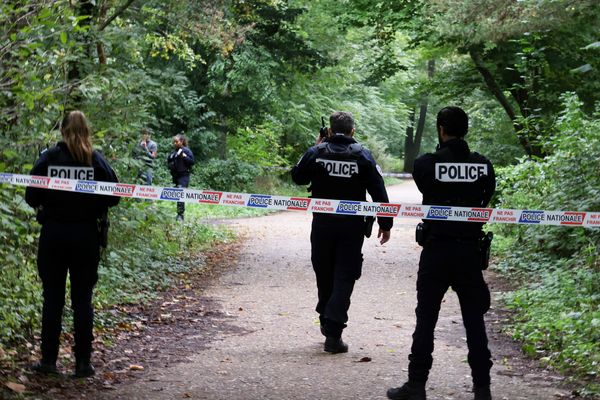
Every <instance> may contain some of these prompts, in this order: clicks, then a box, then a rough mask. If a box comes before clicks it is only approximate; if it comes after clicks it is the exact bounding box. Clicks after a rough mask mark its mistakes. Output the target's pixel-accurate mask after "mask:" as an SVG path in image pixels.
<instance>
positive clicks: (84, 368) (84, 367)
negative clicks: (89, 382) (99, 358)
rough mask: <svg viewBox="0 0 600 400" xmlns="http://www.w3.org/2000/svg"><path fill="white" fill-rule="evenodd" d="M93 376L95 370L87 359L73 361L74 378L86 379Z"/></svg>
mask: <svg viewBox="0 0 600 400" xmlns="http://www.w3.org/2000/svg"><path fill="white" fill-rule="evenodd" d="M95 374H96V370H95V369H94V366H93V365H92V364H91V363H90V360H89V359H86V360H76V361H75V375H74V376H75V378H88V377H90V376H93V375H95Z"/></svg>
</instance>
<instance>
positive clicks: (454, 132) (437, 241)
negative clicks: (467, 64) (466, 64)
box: [387, 107, 496, 400]
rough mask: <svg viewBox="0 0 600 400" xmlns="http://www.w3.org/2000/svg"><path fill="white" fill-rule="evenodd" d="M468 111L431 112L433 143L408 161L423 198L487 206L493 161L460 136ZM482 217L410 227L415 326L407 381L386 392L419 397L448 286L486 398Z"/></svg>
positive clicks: (476, 385) (399, 399)
mask: <svg viewBox="0 0 600 400" xmlns="http://www.w3.org/2000/svg"><path fill="white" fill-rule="evenodd" d="M468 127H469V119H468V117H467V114H466V113H465V112H464V111H463V110H462V109H460V108H458V107H445V108H443V109H442V110H440V112H439V113H438V115H437V130H438V138H439V146H438V150H437V151H436V152H435V153H433V154H431V153H428V154H425V155H423V156H421V157H419V158H418V159H417V160H416V161H415V165H414V171H413V178H414V180H415V183H416V184H417V187H418V188H419V191H420V192H421V193H423V204H425V205H437V206H458V207H487V205H488V203H489V202H490V199H491V198H492V195H493V194H494V190H495V188H496V178H495V174H494V167H493V166H492V163H491V162H490V161H489V160H488V159H487V158H485V157H484V156H482V155H480V154H478V153H473V152H471V150H470V149H469V146H468V144H467V142H466V141H465V140H464V137H465V135H466V134H467V131H468ZM482 227H483V223H476V222H455V221H437V220H435V221H432V220H426V221H425V222H423V223H422V224H419V226H418V227H417V242H418V243H419V244H420V245H421V246H423V251H422V252H421V259H420V261H419V273H418V277H417V308H416V310H415V313H416V316H417V326H416V327H415V331H414V333H413V336H412V337H413V342H412V347H411V353H410V355H409V357H408V359H409V364H408V382H406V383H405V384H404V385H403V386H401V387H397V388H391V389H389V390H388V391H387V396H388V398H390V399H393V400H425V399H426V393H425V384H426V382H427V379H428V377H429V370H430V369H431V366H432V364H433V357H432V353H433V340H434V336H433V334H434V330H435V325H436V323H437V320H438V314H439V311H440V305H441V303H442V299H443V298H444V295H445V293H446V291H447V290H448V288H449V287H452V290H454V292H456V294H457V295H458V300H459V302H460V310H461V313H462V318H463V324H464V326H465V329H466V331H467V346H468V348H469V353H468V357H467V360H468V362H469V366H470V367H471V376H472V379H473V392H474V395H475V400H491V398H492V395H491V391H490V369H491V367H492V360H491V354H490V350H489V349H488V339H487V335H486V332H485V322H484V319H483V315H484V314H485V313H486V312H487V311H488V309H489V308H490V291H489V289H488V287H487V285H486V283H485V281H484V280H483V274H482V269H485V268H487V257H489V244H490V242H491V240H489V241H488V240H486V239H489V238H490V236H488V235H484V234H483V231H482Z"/></svg>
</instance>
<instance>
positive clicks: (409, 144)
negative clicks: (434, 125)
mask: <svg viewBox="0 0 600 400" xmlns="http://www.w3.org/2000/svg"><path fill="white" fill-rule="evenodd" d="M414 131H415V109H414V108H412V109H411V110H410V113H409V114H408V124H407V125H406V136H405V137H404V168H403V170H404V172H409V173H412V172H413V164H414V162H415V156H414V155H413V154H414V152H413V146H414V136H413V135H414Z"/></svg>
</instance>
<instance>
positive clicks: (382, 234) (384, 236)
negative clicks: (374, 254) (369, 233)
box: [377, 228, 390, 244]
mask: <svg viewBox="0 0 600 400" xmlns="http://www.w3.org/2000/svg"><path fill="white" fill-rule="evenodd" d="M379 238H381V240H380V241H379V244H384V243H386V242H387V241H388V240H390V231H384V230H382V229H381V228H379V232H378V233H377V239H379Z"/></svg>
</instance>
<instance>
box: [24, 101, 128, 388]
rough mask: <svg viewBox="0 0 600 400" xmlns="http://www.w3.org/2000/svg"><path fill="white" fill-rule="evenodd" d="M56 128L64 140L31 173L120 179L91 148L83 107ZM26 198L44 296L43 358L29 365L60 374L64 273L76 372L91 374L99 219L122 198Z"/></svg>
mask: <svg viewBox="0 0 600 400" xmlns="http://www.w3.org/2000/svg"><path fill="white" fill-rule="evenodd" d="M60 131H61V134H62V141H60V142H59V143H58V144H57V145H56V146H54V147H52V148H50V149H48V150H45V151H43V152H42V154H41V156H40V158H39V159H38V160H37V161H36V163H35V165H34V167H33V169H32V170H31V172H30V174H31V175H40V176H48V177H66V178H70V179H84V180H87V181H105V182H118V180H117V176H116V174H115V172H114V171H113V169H112V168H111V166H110V165H109V164H108V162H107V161H106V160H105V159H104V157H102V155H101V154H100V153H98V152H97V151H95V150H94V149H93V147H92V143H91V139H90V137H91V130H90V127H89V125H88V121H87V119H86V117H85V115H84V114H83V113H82V112H80V111H72V112H70V113H69V114H68V115H66V116H65V117H64V119H63V120H62V123H61V125H60ZM25 200H26V201H27V204H29V205H30V206H31V207H33V208H35V209H36V210H37V220H38V222H40V224H41V225H42V229H41V232H40V238H39V244H38V258H37V266H38V272H39V276H40V278H41V280H42V286H43V298H44V305H43V309H42V345H41V350H42V359H41V360H40V361H39V362H38V363H36V364H35V365H34V366H33V370H34V371H36V372H38V373H42V374H56V373H58V369H57V367H56V361H57V358H58V349H59V344H60V333H61V330H62V313H63V308H64V304H65V283H66V278H67V272H68V273H69V279H70V281H71V307H72V309H73V320H74V329H75V335H74V336H75V348H74V353H75V376H76V377H87V376H91V375H93V374H94V372H95V371H94V367H93V366H92V364H91V361H90V360H91V355H92V341H93V339H94V335H93V326H94V310H93V306H92V292H93V289H94V286H95V285H96V282H97V281H98V263H99V261H100V245H101V244H102V243H103V242H102V237H101V234H100V232H99V220H100V219H101V218H102V217H103V215H105V214H106V212H107V210H108V208H109V207H113V206H115V205H117V204H118V203H119V200H120V198H119V197H114V196H99V195H94V194H89V193H73V192H64V191H60V190H48V189H39V188H34V187H28V188H27V189H26V191H25ZM105 245H106V244H105V242H104V246H105Z"/></svg>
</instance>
